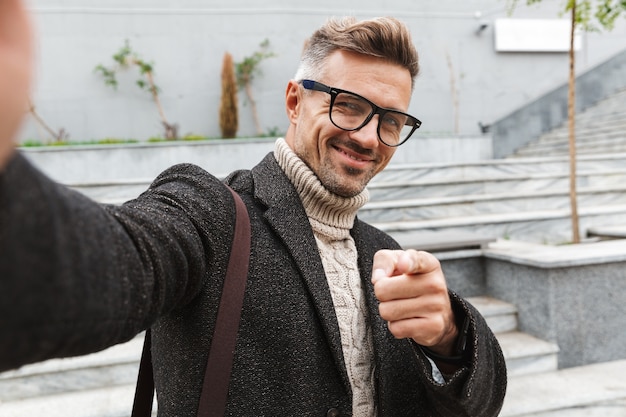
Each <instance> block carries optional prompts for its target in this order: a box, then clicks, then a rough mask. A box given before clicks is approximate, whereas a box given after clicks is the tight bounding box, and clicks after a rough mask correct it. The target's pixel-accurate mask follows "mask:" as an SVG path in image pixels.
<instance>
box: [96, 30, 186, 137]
mask: <svg viewBox="0 0 626 417" xmlns="http://www.w3.org/2000/svg"><path fill="white" fill-rule="evenodd" d="M113 60H114V61H115V62H116V63H117V66H116V67H113V68H109V67H105V66H104V65H102V64H100V65H98V66H96V68H95V70H94V71H95V72H99V73H101V74H102V77H103V78H104V83H105V85H108V86H110V87H113V88H114V89H117V85H118V83H117V78H116V74H117V72H118V71H119V70H120V69H127V68H129V67H131V66H137V68H138V69H139V74H140V75H141V78H140V79H138V80H137V81H136V84H137V86H139V88H141V89H142V90H146V91H148V92H149V93H150V95H151V96H152V100H153V101H154V104H156V106H157V110H158V112H159V116H160V118H161V124H162V125H163V128H164V129H165V138H166V139H168V140H175V139H177V138H178V126H177V125H175V124H171V123H169V122H168V121H167V119H166V118H165V112H164V111H163V106H162V105H161V100H160V99H159V92H160V89H159V87H157V86H156V84H155V83H154V68H153V64H150V63H147V62H146V61H144V60H142V59H141V58H139V55H137V54H136V53H135V52H134V51H133V50H132V49H131V48H130V44H129V42H128V40H126V43H125V45H124V46H123V47H122V48H121V49H120V50H119V51H118V53H116V54H115V55H113Z"/></svg>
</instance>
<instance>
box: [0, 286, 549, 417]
mask: <svg viewBox="0 0 626 417" xmlns="http://www.w3.org/2000/svg"><path fill="white" fill-rule="evenodd" d="M469 301H470V302H471V303H472V304H474V305H475V306H476V307H477V308H479V309H480V310H481V312H482V313H483V314H484V315H485V317H486V319H487V321H488V323H489V325H490V326H491V327H492V329H493V330H494V332H496V333H497V335H498V338H499V340H500V343H501V345H502V348H503V351H504V352H505V356H506V359H507V366H508V369H509V375H510V376H511V377H517V376H523V375H531V374H536V373H537V372H553V371H555V370H556V368H557V353H558V347H557V346H556V345H554V344H552V343H549V342H545V341H542V340H539V339H536V338H534V337H532V336H530V335H527V334H524V333H521V332H518V331H517V317H516V314H517V311H516V309H515V307H514V306H512V305H510V304H508V303H504V302H501V301H498V300H494V299H491V298H488V297H474V298H470V299H469ZM142 343H143V335H139V336H138V337H136V338H134V339H133V340H131V341H129V342H127V343H125V344H121V345H118V346H114V347H112V348H109V349H107V350H105V351H102V352H99V353H95V354H91V355H87V356H83V357H77V358H68V359H55V360H50V361H46V362H42V363H39V364H33V365H28V366H24V367H23V368H21V369H19V370H16V371H9V372H5V373H3V374H0V416H3V417H27V416H28V417H32V416H39V415H45V416H47V417H56V416H59V417H61V416H63V417H79V416H80V417H123V416H124V417H126V416H129V415H130V410H131V408H132V399H133V393H134V384H135V380H136V376H137V369H138V361H139V358H140V357H141V348H142ZM510 395H515V394H514V393H512V394H510Z"/></svg>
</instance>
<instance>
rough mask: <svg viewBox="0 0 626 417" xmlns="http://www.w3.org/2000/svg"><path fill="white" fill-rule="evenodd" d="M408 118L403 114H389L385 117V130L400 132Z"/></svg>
mask: <svg viewBox="0 0 626 417" xmlns="http://www.w3.org/2000/svg"><path fill="white" fill-rule="evenodd" d="M406 120H407V117H406V116H405V115H403V114H401V113H395V112H387V113H385V116H384V117H383V120H382V122H383V125H384V127H385V129H389V130H394V131H398V130H401V129H402V127H403V126H404V125H405V124H406Z"/></svg>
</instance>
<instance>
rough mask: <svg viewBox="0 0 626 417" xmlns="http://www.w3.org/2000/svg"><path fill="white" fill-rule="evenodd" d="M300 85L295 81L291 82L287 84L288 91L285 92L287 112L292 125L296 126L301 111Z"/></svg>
mask: <svg viewBox="0 0 626 417" xmlns="http://www.w3.org/2000/svg"><path fill="white" fill-rule="evenodd" d="M300 94H301V90H300V85H299V84H298V83H297V82H295V81H294V80H291V81H289V84H287V91H286V92H285V110H286V111H287V117H288V118H289V121H290V122H291V123H292V124H295V123H296V122H297V119H298V114H299V111H300V98H301V96H300Z"/></svg>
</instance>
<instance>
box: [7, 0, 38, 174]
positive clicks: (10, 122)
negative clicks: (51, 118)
mask: <svg viewBox="0 0 626 417" xmlns="http://www.w3.org/2000/svg"><path fill="white" fill-rule="evenodd" d="M31 39H32V35H31V28H30V23H29V19H28V15H27V13H26V10H25V8H24V4H23V3H22V2H21V1H20V0H2V1H0V171H2V170H3V168H4V167H5V165H6V163H7V161H8V160H9V158H10V156H11V155H12V153H13V151H14V148H15V145H14V142H13V140H14V137H15V134H16V133H17V130H18V129H19V126H20V124H21V122H22V118H23V117H24V115H25V114H26V109H27V104H28V95H29V89H30V83H31V72H32V46H31Z"/></svg>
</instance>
